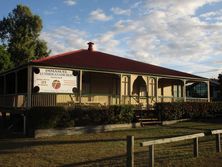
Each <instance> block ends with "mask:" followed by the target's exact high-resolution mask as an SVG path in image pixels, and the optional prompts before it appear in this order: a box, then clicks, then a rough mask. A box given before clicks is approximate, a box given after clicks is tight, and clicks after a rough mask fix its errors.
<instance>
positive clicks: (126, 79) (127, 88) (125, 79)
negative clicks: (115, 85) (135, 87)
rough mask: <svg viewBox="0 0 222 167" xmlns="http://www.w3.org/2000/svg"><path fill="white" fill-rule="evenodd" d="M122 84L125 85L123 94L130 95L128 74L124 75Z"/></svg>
mask: <svg viewBox="0 0 222 167" xmlns="http://www.w3.org/2000/svg"><path fill="white" fill-rule="evenodd" d="M122 85H123V95H124V96H129V77H128V76H123V80H122Z"/></svg>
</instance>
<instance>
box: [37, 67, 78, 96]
mask: <svg viewBox="0 0 222 167" xmlns="http://www.w3.org/2000/svg"><path fill="white" fill-rule="evenodd" d="M33 71H34V75H33V79H34V85H33V91H34V92H39V93H73V90H74V89H76V88H77V76H75V75H74V73H73V71H72V70H62V69H50V68H36V69H34V70H33Z"/></svg>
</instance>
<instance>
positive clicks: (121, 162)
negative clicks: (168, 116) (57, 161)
mask: <svg viewBox="0 0 222 167" xmlns="http://www.w3.org/2000/svg"><path fill="white" fill-rule="evenodd" d="M187 158H192V153H190V154H177V155H173V156H169V155H156V157H155V163H156V164H160V165H161V164H164V163H165V162H169V161H172V160H177V161H178V160H183V159H187ZM134 159H135V161H134V165H135V166H139V167H145V166H148V163H149V158H148V151H140V152H136V153H135V154H134ZM80 166H84V167H94V166H115V167H118V166H120V167H122V166H126V155H120V156H113V157H108V158H103V159H96V160H91V161H84V162H77V163H71V164H66V165H62V166H60V167H80ZM161 166H162V165H161Z"/></svg>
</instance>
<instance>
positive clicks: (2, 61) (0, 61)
mask: <svg viewBox="0 0 222 167" xmlns="http://www.w3.org/2000/svg"><path fill="white" fill-rule="evenodd" d="M11 67H12V62H11V60H10V54H9V53H8V52H7V50H6V49H5V47H4V46H1V45H0V72H3V71H5V70H8V69H10V68H11Z"/></svg>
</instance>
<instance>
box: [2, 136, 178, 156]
mask: <svg viewBox="0 0 222 167" xmlns="http://www.w3.org/2000/svg"><path fill="white" fill-rule="evenodd" d="M166 137H175V135H162V136H155V137H141V138H135V140H136V141H137V142H139V140H154V139H157V138H158V139H159V138H166ZM103 142H112V143H113V142H126V138H119V139H112V138H110V139H98V140H61V141H58V140H49V141H47V140H46V141H45V140H35V139H33V138H24V139H18V140H17V139H2V140H0V154H1V153H2V151H5V150H13V149H19V148H24V147H26V148H28V147H34V146H50V145H66V144H72V145H75V144H90V143H103Z"/></svg>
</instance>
